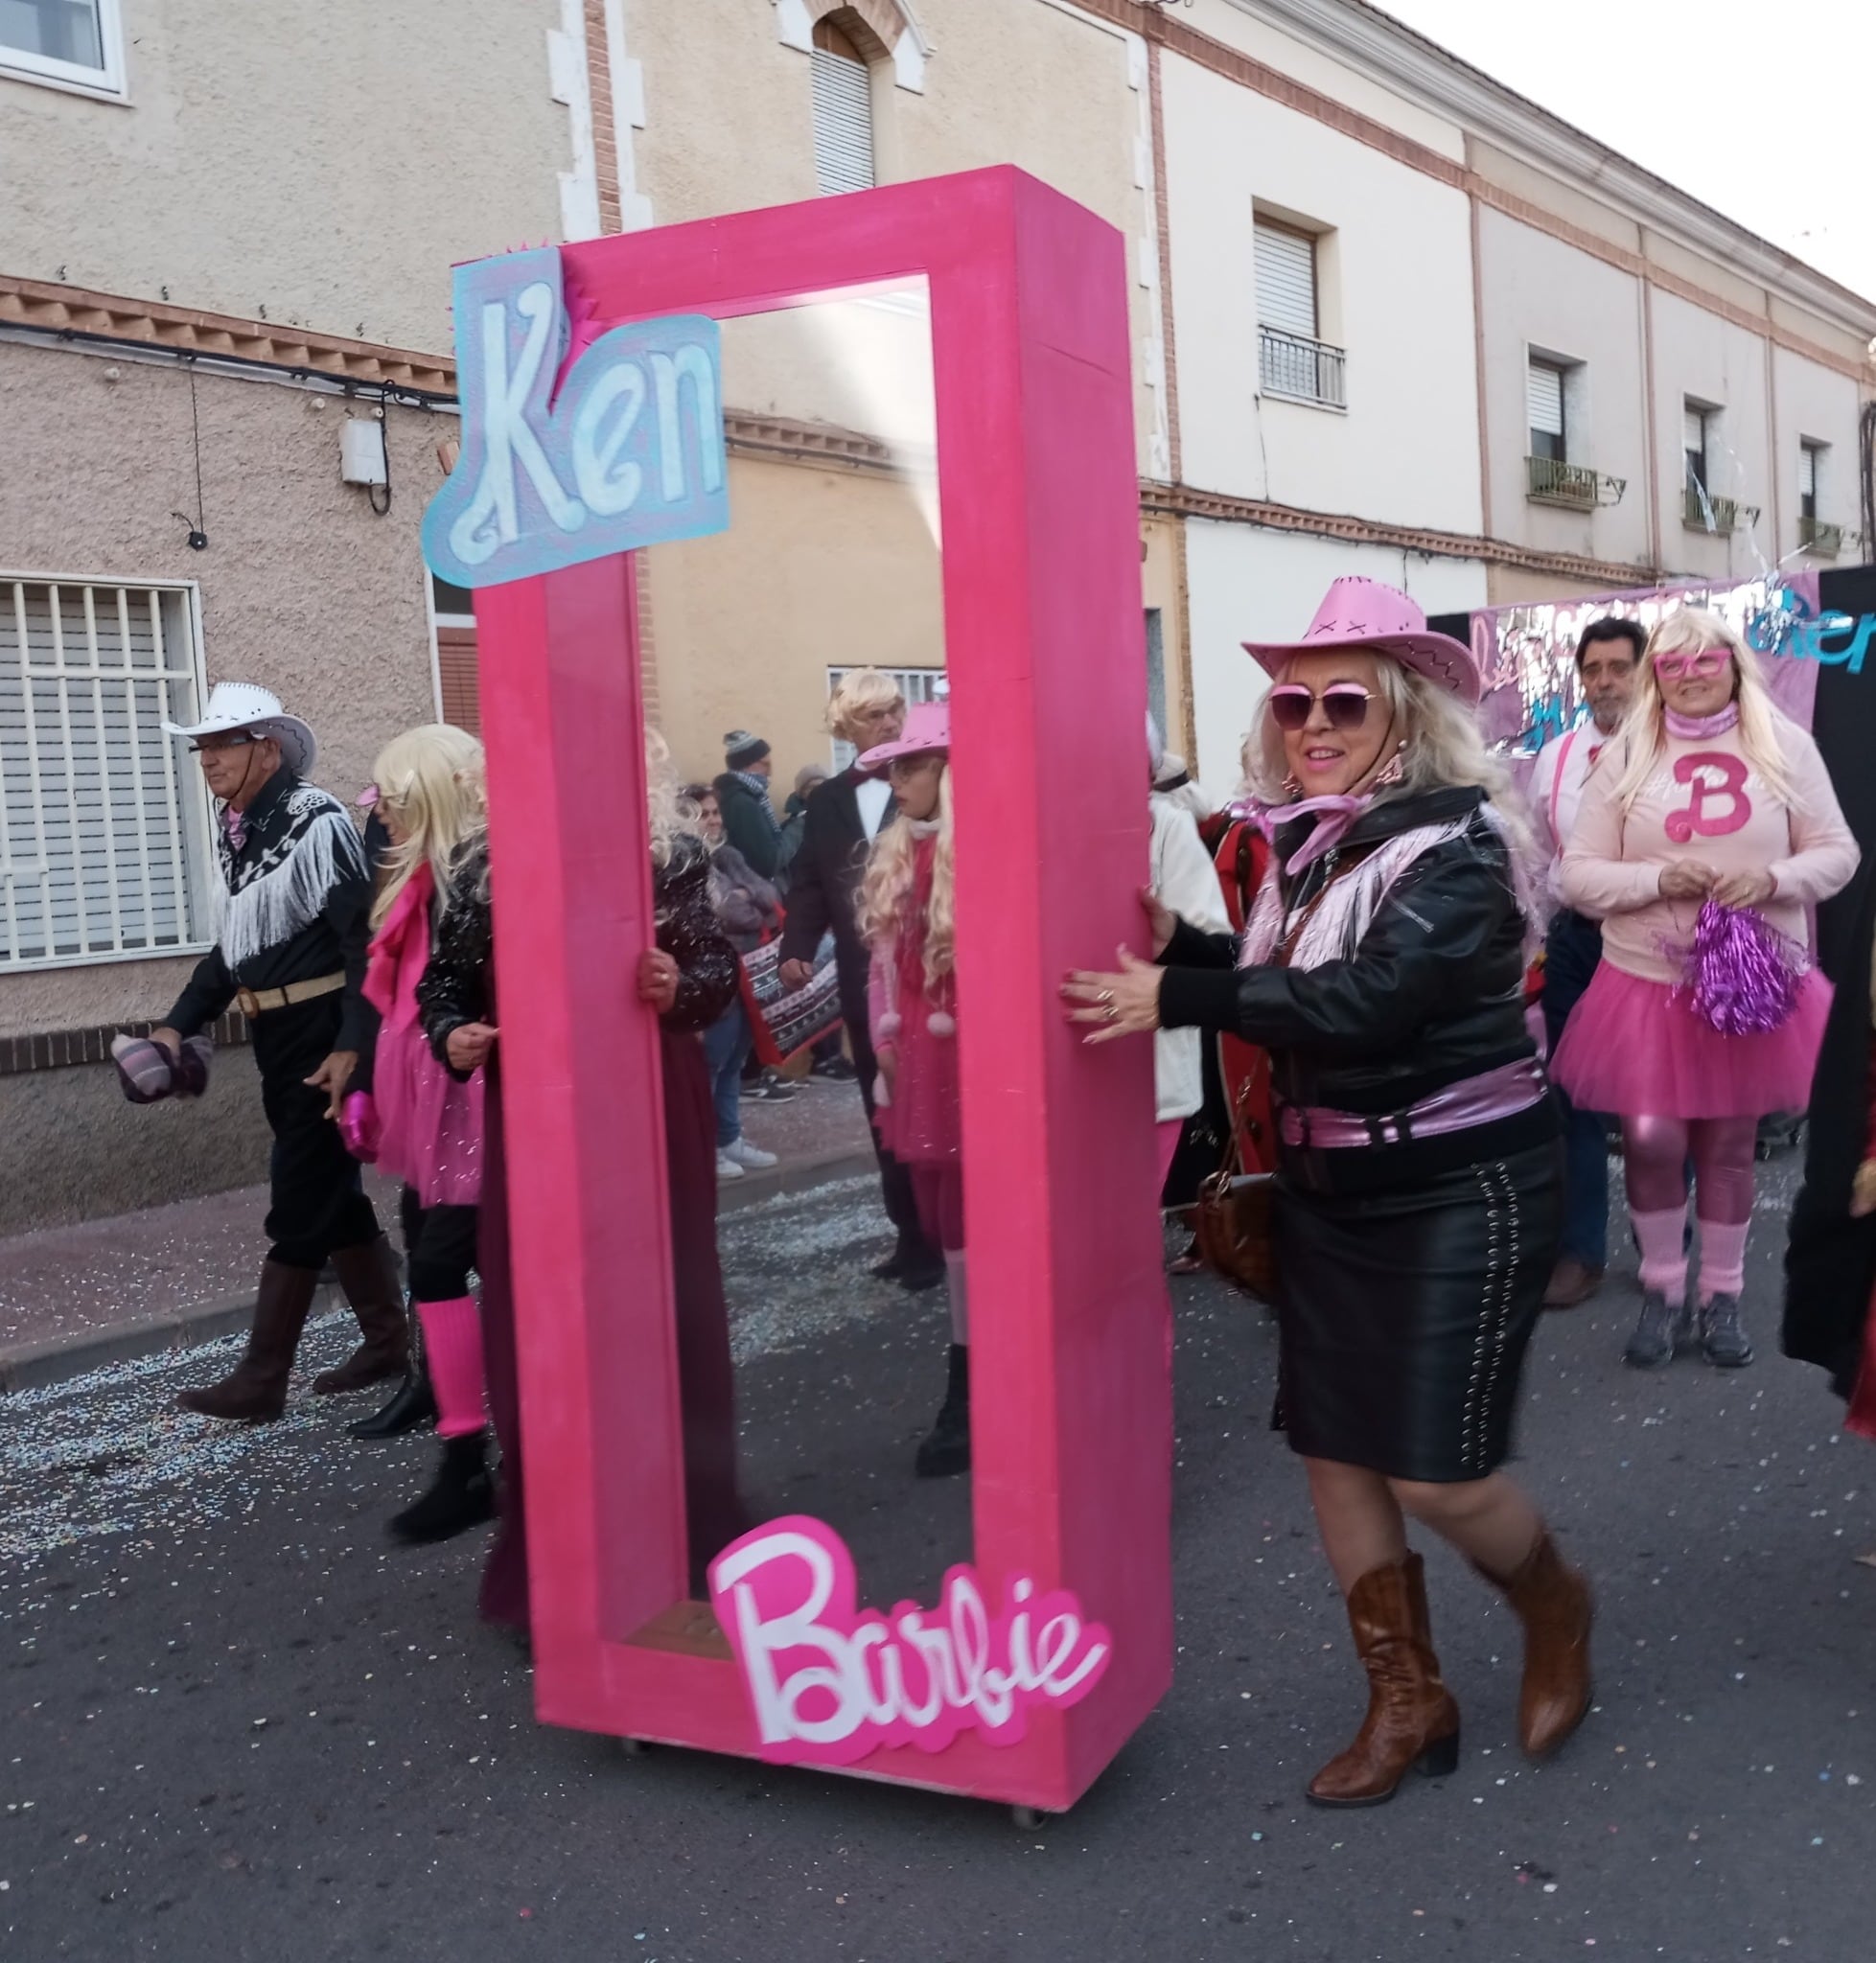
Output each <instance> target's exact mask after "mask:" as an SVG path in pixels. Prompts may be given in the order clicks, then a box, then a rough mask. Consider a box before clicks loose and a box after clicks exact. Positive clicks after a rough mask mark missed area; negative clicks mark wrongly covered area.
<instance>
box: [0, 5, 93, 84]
mask: <svg viewBox="0 0 1876 1963" xmlns="http://www.w3.org/2000/svg"><path fill="white" fill-rule="evenodd" d="M0 46H5V47H9V48H17V49H19V50H20V51H21V52H22V53H24V54H28V55H43V56H45V57H46V58H47V59H49V60H53V61H70V62H71V63H73V65H74V66H76V67H79V68H96V69H100V70H102V69H103V68H104V41H103V37H102V35H101V33H100V29H99V24H98V0H0Z"/></svg>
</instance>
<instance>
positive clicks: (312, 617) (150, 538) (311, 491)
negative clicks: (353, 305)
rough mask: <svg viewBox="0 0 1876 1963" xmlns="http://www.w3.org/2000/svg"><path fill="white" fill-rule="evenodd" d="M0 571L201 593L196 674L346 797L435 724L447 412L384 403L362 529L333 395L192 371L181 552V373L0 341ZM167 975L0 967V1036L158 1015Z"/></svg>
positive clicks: (121, 969)
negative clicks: (381, 459)
mask: <svg viewBox="0 0 1876 1963" xmlns="http://www.w3.org/2000/svg"><path fill="white" fill-rule="evenodd" d="M112 367H115V368H116V370H117V380H116V381H110V380H108V379H107V371H108V370H109V369H110V368H112ZM0 399H4V400H5V402H6V404H7V410H6V425H7V463H6V468H5V469H4V470H3V471H0V541H3V542H4V544H3V545H0V553H4V560H0V572H25V573H35V574H40V575H46V574H51V575H64V576H66V577H70V578H74V579H77V578H85V577H93V578H111V577H120V578H136V579H158V580H195V581H197V582H198V583H199V586H200V591H201V611H202V626H203V638H204V645H205V650H206V665H207V670H208V678H209V680H210V681H217V680H223V681H226V680H239V681H258V682H261V683H263V684H264V685H265V686H266V687H268V688H271V689H273V690H274V691H275V692H276V693H277V694H278V695H279V696H280V697H281V698H282V700H283V701H284V702H285V703H286V704H287V705H288V707H289V708H290V709H291V710H292V711H293V712H294V713H296V714H298V715H302V716H304V717H305V718H306V719H307V720H308V721H309V722H310V723H312V724H313V727H314V728H315V730H317V732H318V734H319V737H320V743H321V753H320V759H319V764H318V768H317V770H316V772H315V775H316V776H317V778H318V780H319V781H320V782H321V783H323V784H325V785H327V786H328V787H329V788H332V789H334V790H336V791H338V792H339V793H340V794H341V795H342V796H345V797H350V796H351V795H352V793H353V792H355V791H356V790H357V789H358V788H359V786H360V785H361V784H362V783H364V782H365V780H366V778H367V776H368V774H369V773H370V768H371V763H372V759H373V758H374V756H375V755H376V754H377V751H378V749H379V747H380V745H381V744H382V743H383V741H384V740H385V739H386V738H387V737H388V736H390V735H392V734H394V733H395V732H396V731H397V730H398V729H400V728H403V727H407V726H409V725H410V724H412V723H417V722H425V721H428V720H429V719H430V718H431V717H432V716H433V714H434V694H433V690H432V682H431V668H430V646H429V629H428V613H427V611H426V606H425V590H426V580H425V573H424V569H423V566H422V563H421V560H420V558H419V555H418V548H417V527H418V523H419V521H420V520H421V518H422V515H423V506H424V504H425V502H426V501H427V500H428V497H429V495H430V493H431V491H432V490H433V489H434V488H435V486H436V484H437V483H438V482H439V473H438V468H437V463H436V457H435V447H436V443H437V441H438V440H439V438H441V437H442V436H445V435H447V434H449V433H451V432H452V430H453V428H454V427H455V423H454V419H453V418H452V417H449V416H444V415H440V414H437V415H433V414H431V413H429V412H428V411H424V410H416V409H400V408H396V407H393V408H392V409H391V410H390V411H389V412H388V413H389V424H388V429H389V441H390V457H391V489H392V505H391V511H390V514H389V516H387V517H384V518H378V517H374V516H373V514H372V512H371V510H370V508H369V507H368V505H367V503H366V499H365V493H364V491H363V490H361V489H359V488H357V487H355V486H352V485H346V484H342V483H341V482H340V481H339V427H340V424H341V423H342V421H343V420H344V417H345V414H346V411H347V406H348V405H347V404H345V403H344V402H343V401H341V400H340V399H338V398H336V397H316V396H313V395H310V394H308V393H306V392H304V391H302V390H299V389H294V388H285V387H277V386H271V385H266V384H263V383H257V382H249V381H234V380H229V379H224V378H220V377H217V376H213V375H207V374H204V375H201V376H199V377H197V382H196V407H197V415H198V418H199V423H200V430H201V473H202V512H203V525H204V529H205V530H206V532H207V534H208V540H209V543H208V547H207V549H206V550H204V551H200V552H194V551H191V550H190V549H189V546H188V543H187V541H186V530H185V527H184V526H183V525H182V524H181V523H179V522H178V521H177V520H176V519H175V518H174V516H172V514H173V513H175V512H193V511H194V510H195V508H196V446H195V440H194V432H193V427H192V420H191V406H190V379H189V377H188V376H187V375H186V374H185V373H183V372H182V371H181V370H180V369H178V368H176V367H174V366H171V365H168V364H164V365H156V364H152V363H143V362H135V361H129V360H118V361H115V362H111V361H107V360H104V359H102V358H94V357H91V356H87V355H80V354H74V353H69V352H66V351H63V350H54V349H44V348H37V347H21V346H10V345H0ZM315 404H319V406H315ZM351 406H352V407H353V408H354V409H355V410H356V411H357V412H359V413H365V405H364V404H352V405H351ZM180 965H181V964H179V963H176V962H174V961H169V962H164V961H134V962H124V963H109V964H97V965H88V966H84V967H75V968H55V969H46V970H41V971H37V972H33V973H27V974H22V975H7V976H0V1029H10V1030H12V1031H22V1030H32V1029H45V1028H72V1027H78V1026H81V1025H85V1024H91V1023H98V1022H107V1021H115V1020H119V1019H131V1018H137V1017H143V1016H149V1015H152V1014H157V1013H160V1012H161V1011H162V1009H164V1008H166V1007H167V1006H168V1004H169V999H170V996H171V994H172V993H173V990H174V984H175V981H176V976H177V972H178V969H179V966H180Z"/></svg>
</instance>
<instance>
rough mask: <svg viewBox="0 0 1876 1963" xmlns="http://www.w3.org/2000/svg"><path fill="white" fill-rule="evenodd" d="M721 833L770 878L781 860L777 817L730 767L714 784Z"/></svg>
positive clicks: (764, 800)
mask: <svg viewBox="0 0 1876 1963" xmlns="http://www.w3.org/2000/svg"><path fill="white" fill-rule="evenodd" d="M712 788H713V789H714V790H715V792H716V803H717V809H718V810H719V811H720V812H722V814H723V834H724V837H725V838H727V839H728V840H729V842H730V843H731V844H732V845H734V846H735V848H736V849H737V851H739V852H740V853H741V854H742V855H743V857H744V858H745V859H747V860H748V861H749V863H750V864H751V865H752V866H753V867H754V868H755V870H756V871H757V872H759V873H760V874H761V875H762V877H763V878H764V879H774V878H775V876H776V869H777V867H778V866H779V865H780V862H781V820H779V819H777V818H776V808H775V806H774V805H773V804H771V803H770V801H769V799H768V798H767V797H765V796H758V795H757V794H756V793H755V792H753V791H752V790H751V789H750V787H749V786H748V785H747V784H746V783H744V782H743V780H742V778H741V777H740V776H738V775H737V774H736V773H735V772H734V771H725V772H724V774H722V776H720V777H719V778H718V779H717V780H716V783H715V784H714V786H713V787H712Z"/></svg>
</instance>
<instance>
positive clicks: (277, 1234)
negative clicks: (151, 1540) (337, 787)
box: [151, 681, 408, 1422]
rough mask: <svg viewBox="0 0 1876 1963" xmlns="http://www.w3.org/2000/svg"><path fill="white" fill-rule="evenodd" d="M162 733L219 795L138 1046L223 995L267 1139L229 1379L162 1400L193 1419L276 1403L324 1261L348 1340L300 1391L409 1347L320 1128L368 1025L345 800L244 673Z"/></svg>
mask: <svg viewBox="0 0 1876 1963" xmlns="http://www.w3.org/2000/svg"><path fill="white" fill-rule="evenodd" d="M163 727H164V728H165V730H166V731H167V732H168V733H169V734H170V735H172V736H181V737H184V738H186V739H187V740H188V742H189V746H190V749H191V750H192V751H193V752H194V753H195V755H196V758H197V762H198V763H199V764H200V765H201V771H202V776H203V779H204V781H205V782H206V783H207V785H208V789H209V792H210V795H211V796H212V797H215V798H216V800H217V802H218V804H219V805H220V812H219V819H220V824H219V837H218V838H217V841H216V843H217V848H218V856H219V859H220V867H221V875H222V879H223V882H224V885H225V889H226V890H225V893H224V895H223V900H222V907H221V924H220V933H219V935H218V937H217V944H216V946H215V947H213V948H212V949H211V950H210V951H209V952H208V953H207V954H206V955H204V956H203V958H201V960H200V961H199V962H198V963H197V967H196V972H195V974H194V975H192V976H191V977H190V979H189V982H188V985H187V986H186V987H185V988H184V989H183V991H182V993H181V995H180V996H178V997H177V999H176V1002H175V1005H174V1007H173V1008H172V1009H171V1010H170V1013H169V1015H168V1016H167V1017H166V1018H165V1019H164V1022H163V1025H162V1027H161V1028H157V1029H155V1030H154V1031H152V1034H151V1041H152V1042H153V1043H154V1044H156V1045H157V1046H158V1047H159V1048H160V1049H162V1050H163V1051H167V1052H168V1054H169V1056H170V1057H171V1059H172V1060H173V1062H174V1061H179V1060H180V1058H181V1055H182V1046H183V1044H184V1042H185V1040H186V1039H188V1038H190V1037H193V1036H196V1035H197V1034H198V1033H199V1032H200V1031H201V1030H202V1029H204V1028H206V1027H207V1026H208V1025H209V1024H210V1023H212V1022H214V1021H215V1019H216V1018H217V1017H218V1016H220V1015H221V1014H223V1013H224V1012H225V1011H226V1010H227V1009H228V1008H229V1007H230V1006H231V1005H234V1006H238V1007H239V1008H240V1009H241V1010H242V1012H243V1015H245V1016H246V1017H247V1020H248V1027H249V1028H250V1030H251V1031H252V1037H253V1045H254V1060H255V1062H256V1063H257V1064H258V1065H259V1066H260V1071H261V1101H262V1105H263V1108H264V1109H265V1110H266V1117H267V1123H268V1125H269V1127H270V1128H271V1130H272V1132H273V1152H272V1160H271V1168H270V1170H271V1188H272V1189H271V1194H270V1201H271V1204H270V1206H269V1208H268V1211H267V1219H266V1232H267V1238H268V1240H269V1242H270V1243H271V1245H270V1246H269V1247H268V1250H267V1255H266V1260H265V1261H264V1262H263V1264H262V1268H261V1281H260V1286H259V1289H258V1291H257V1294H256V1300H255V1308H254V1326H253V1328H252V1331H251V1332H250V1334H249V1336H248V1340H247V1351H246V1353H245V1354H244V1355H243V1358H242V1360H241V1362H240V1363H239V1364H238V1365H237V1366H236V1368H235V1370H234V1372H233V1374H231V1375H229V1376H227V1377H225V1378H223V1379H222V1380H221V1381H220V1383H214V1384H209V1385H206V1386H204V1387H203V1388H202V1389H200V1390H194V1391H184V1392H183V1393H182V1394H181V1396H180V1397H178V1398H177V1399H176V1401H177V1403H178V1404H179V1405H181V1407H182V1408H183V1409H184V1410H185V1411H195V1412H198V1413H200V1414H201V1415H203V1416H204V1417H208V1418H225V1419H232V1420H245V1421H248V1422H262V1421H265V1420H268V1419H273V1418H278V1417H279V1416H280V1414H281V1412H282V1410H283V1409H284V1408H285V1406H286V1401H287V1379H288V1376H289V1374H290V1372H291V1369H292V1365H293V1356H294V1353H295V1351H297V1349H298V1347H299V1340H300V1333H301V1331H302V1330H303V1329H304V1328H305V1327H306V1319H307V1315H308V1313H309V1311H310V1310H311V1308H312V1305H313V1293H314V1291H315V1289H316V1288H317V1286H318V1282H319V1276H320V1272H321V1271H322V1269H323V1268H324V1267H325V1265H326V1263H327V1261H328V1260H330V1261H331V1262H332V1265H333V1269H334V1272H335V1273H336V1275H337V1276H338V1279H339V1282H340V1284H341V1285H342V1286H343V1288H344V1289H345V1293H346V1296H347V1299H348V1300H349V1301H350V1302H351V1305H352V1308H353V1311H354V1313H355V1314H356V1315H357V1316H358V1319H359V1330H360V1333H361V1341H360V1343H359V1348H358V1349H357V1351H355V1352H354V1353H353V1355H352V1356H351V1357H350V1358H349V1359H348V1360H347V1361H346V1362H344V1363H342V1364H340V1365H339V1366H338V1368H337V1369H336V1370H329V1371H327V1372H325V1373H324V1374H322V1375H320V1376H318V1377H316V1378H314V1380H313V1391H314V1392H315V1394H317V1395H319V1396H332V1395H333V1394H335V1393H337V1392H341V1391H356V1390H362V1389H363V1388H365V1386H366V1385H368V1384H373V1383H376V1382H378V1381H379V1380H380V1379H381V1378H383V1377H390V1376H395V1375H397V1374H400V1373H401V1372H402V1371H403V1369H404V1367H405V1358H406V1352H407V1349H408V1337H407V1334H406V1331H405V1318H404V1311H403V1306H402V1300H401V1291H400V1288H399V1283H398V1272H397V1264H396V1260H395V1259H394V1257H393V1256H392V1253H391V1249H390V1244H389V1242H388V1241H387V1240H386V1239H385V1238H384V1236H383V1235H382V1233H381V1232H380V1231H379V1226H378V1216H377V1214H376V1213H375V1212H374V1211H373V1209H372V1205H371V1202H370V1200H369V1199H367V1198H366V1197H365V1193H364V1189H363V1186H362V1183H361V1181H360V1178H359V1164H358V1162H357V1161H356V1160H355V1159H354V1158H352V1156H351V1155H350V1154H349V1153H348V1152H347V1151H346V1149H345V1144H344V1141H343V1139H342V1138H341V1136H340V1133H339V1127H338V1124H337V1122H336V1120H337V1119H338V1116H339V1106H340V1103H341V1100H342V1099H343V1097H344V1096H345V1090H346V1086H347V1084H348V1082H349V1081H350V1079H351V1076H352V1073H353V1071H354V1069H355V1068H356V1067H357V1064H358V1059H359V1051H360V1050H362V1049H364V1048H366V1047H367V1046H368V1045H369V1044H370V1042H371V1040H372V1037H373V1035H374V1034H375V1031H376V1018H375V1015H374V1013H373V1011H372V1009H371V1007H370V1005H368V1004H367V1003H366V1002H365V1000H364V998H363V995H362V993H361V987H362V983H363V981H364V971H365V947H366V943H367V941H368V940H369V937H370V935H369V929H368V925H367V922H368V916H369V913H370V910H371V875H370V871H369V869H368V867H367V866H366V862H365V854H364V847H363V845H362V843H360V841H359V834H358V830H357V828H356V826H355V825H354V824H353V822H352V820H351V817H350V815H349V814H348V813H347V812H346V810H345V807H344V806H343V805H342V804H340V803H339V801H338V800H337V798H336V797H331V796H330V795H329V794H328V793H326V792H324V791H321V790H319V789H317V788H316V787H315V786H313V785H312V784H309V783H306V782H305V781H303V780H304V778H305V776H306V774H307V773H308V772H310V771H311V770H312V768H313V759H314V757H315V756H316V754H317V744H316V742H315V740H314V738H313V731H312V729H311V728H310V727H308V726H307V725H306V724H305V723H303V722H302V721H301V720H300V719H299V717H297V716H290V715H287V714H286V713H285V712H284V711H283V710H282V708H281V705H280V702H279V699H278V698H277V697H276V696H274V695H272V694H270V693H269V692H268V691H267V690H266V689H265V688H257V687H255V686H254V685H253V684H252V683H249V682H243V681H223V682H219V683H217V685H216V687H215V689H214V690H213V692H212V693H211V694H210V696H209V701H208V710H207V713H206V714H205V715H204V716H203V717H202V720H201V721H200V722H199V723H196V724H194V725H192V726H189V727H182V726H179V725H177V724H174V723H166V724H165V725H164V726H163Z"/></svg>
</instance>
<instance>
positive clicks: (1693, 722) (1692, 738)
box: [1661, 702, 1739, 743]
mask: <svg viewBox="0 0 1876 1963" xmlns="http://www.w3.org/2000/svg"><path fill="white" fill-rule="evenodd" d="M1661 720H1662V722H1663V723H1665V724H1666V725H1667V731H1668V734H1669V735H1670V736H1679V738H1680V739H1681V741H1682V742H1685V743H1697V742H1699V741H1700V740H1701V739H1702V738H1703V737H1707V736H1724V735H1725V733H1726V731H1727V730H1728V729H1736V728H1737V727H1739V704H1737V703H1736V702H1729V703H1728V704H1726V705H1725V708H1723V709H1715V710H1714V712H1713V713H1712V714H1711V715H1710V716H1683V715H1682V714H1681V713H1680V711H1679V709H1671V708H1669V707H1668V705H1667V704H1665V703H1663V704H1661Z"/></svg>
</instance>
